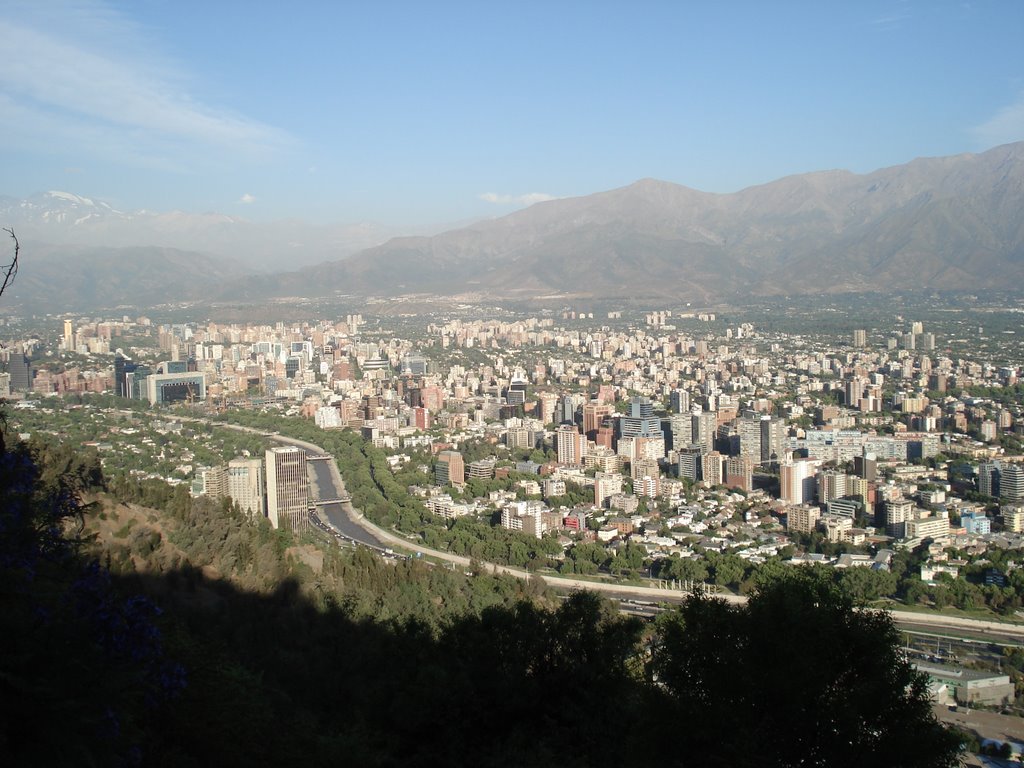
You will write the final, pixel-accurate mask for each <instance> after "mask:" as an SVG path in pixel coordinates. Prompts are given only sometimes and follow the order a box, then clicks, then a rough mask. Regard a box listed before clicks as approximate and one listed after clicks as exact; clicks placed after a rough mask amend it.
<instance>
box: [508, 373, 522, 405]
mask: <svg viewBox="0 0 1024 768" xmlns="http://www.w3.org/2000/svg"><path fill="white" fill-rule="evenodd" d="M526 384H527V382H526V379H524V378H523V377H522V376H513V377H512V380H511V381H510V382H509V385H508V387H507V388H506V389H505V402H506V403H508V404H509V405H511V406H523V405H525V403H526Z"/></svg>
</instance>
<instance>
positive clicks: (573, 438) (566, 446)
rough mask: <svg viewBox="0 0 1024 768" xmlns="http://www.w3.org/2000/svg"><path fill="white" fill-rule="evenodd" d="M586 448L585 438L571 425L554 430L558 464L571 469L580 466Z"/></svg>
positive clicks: (564, 425)
mask: <svg viewBox="0 0 1024 768" xmlns="http://www.w3.org/2000/svg"><path fill="white" fill-rule="evenodd" d="M586 447H587V438H586V436H585V435H583V434H581V433H580V432H579V430H577V429H576V427H575V426H573V425H572V424H562V425H561V426H560V427H559V428H558V429H557V430H555V449H556V450H557V451H558V463H559V464H565V465H567V466H571V467H578V466H581V465H582V464H583V453H584V451H585V449H586Z"/></svg>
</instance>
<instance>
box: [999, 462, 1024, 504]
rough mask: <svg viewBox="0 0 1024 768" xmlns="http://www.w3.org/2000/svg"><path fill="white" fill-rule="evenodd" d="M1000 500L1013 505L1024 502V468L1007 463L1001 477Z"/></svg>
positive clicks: (1003, 466)
mask: <svg viewBox="0 0 1024 768" xmlns="http://www.w3.org/2000/svg"><path fill="white" fill-rule="evenodd" d="M999 498H1000V500H1001V501H1007V502H1010V503H1011V504H1014V503H1018V502H1022V501H1024V466H1021V465H1020V464H1011V463H1005V464H1003V465H1002V471H1001V472H1000V475H999Z"/></svg>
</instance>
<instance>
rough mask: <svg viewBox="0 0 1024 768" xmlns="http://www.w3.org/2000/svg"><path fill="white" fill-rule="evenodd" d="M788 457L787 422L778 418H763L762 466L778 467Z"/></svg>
mask: <svg viewBox="0 0 1024 768" xmlns="http://www.w3.org/2000/svg"><path fill="white" fill-rule="evenodd" d="M785 455H786V422H785V421H784V420H783V419H780V418H778V417H776V416H768V417H763V416H762V417H761V464H762V465H765V466H767V465H771V466H773V467H774V466H777V465H778V463H779V462H780V461H781V460H782V458H783V457H784V456H785Z"/></svg>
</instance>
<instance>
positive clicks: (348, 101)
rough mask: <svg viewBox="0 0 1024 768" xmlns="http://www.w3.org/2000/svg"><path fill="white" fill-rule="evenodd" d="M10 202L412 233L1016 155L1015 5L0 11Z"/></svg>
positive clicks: (1010, 1)
mask: <svg viewBox="0 0 1024 768" xmlns="http://www.w3.org/2000/svg"><path fill="white" fill-rule="evenodd" d="M0 39H2V40H3V41H4V44H3V47H4V57H3V63H2V64H0V137H2V140H0V195H9V196H12V197H27V196H29V195H31V194H34V193H36V192H41V191H45V190H52V189H57V190H64V191H69V192H74V193H77V194H81V195H85V196H88V197H92V198H96V199H100V200H104V201H107V202H109V203H110V204H112V205H114V206H115V207H117V208H119V209H122V210H136V209H148V210H183V211H189V212H206V211H218V212H222V213H227V214H231V215H235V216H242V217H246V218H249V219H252V220H266V221H271V220H277V219H283V218H301V219H307V220H310V221H315V222H319V223H338V222H358V221H372V222H378V223H382V224H385V225H387V226H389V227H392V228H398V229H405V230H408V231H410V232H413V231H416V230H417V229H429V228H436V227H437V226H438V225H440V224H443V223H447V222H451V223H455V222H461V221H468V220H472V219H476V218H480V217H488V216H500V215H504V214H506V213H509V212H511V211H513V210H516V209H517V208H521V207H523V206H525V205H528V204H530V203H533V202H537V201H541V200H546V199H550V198H555V197H570V196H577V195H586V194H591V193H594V192H599V191H602V190H606V189H612V188H615V187H621V186H624V185H627V184H630V183H632V182H633V181H636V180H638V179H641V178H646V177H653V178H658V179H663V180H666V181H671V182H675V183H679V184H684V185H686V186H689V187H693V188H696V189H700V190H703V191H707V192H719V193H727V192H734V191H737V190H739V189H742V188H744V187H747V186H751V185H755V184H762V183H766V182H769V181H772V180H774V179H777V178H780V177H783V176H787V175H791V174H798V173H805V172H809V171H815V170H825V169H834V168H844V169H849V170H852V171H855V172H858V173H866V172H870V171H872V170H875V169H878V168H882V167H886V166H891V165H898V164H901V163H905V162H908V161H910V160H912V159H913V158H915V157H926V156H940V155H952V154H959V153H962V152H978V151H983V150H985V149H989V148H991V147H993V146H997V145H1000V144H1005V143H1008V142H1012V141H1020V140H1024V43H1022V41H1024V2H1021V0H992V1H990V2H984V1H983V0H971V2H954V1H950V2H946V1H945V0H928V1H927V2H925V1H924V0H920V1H918V0H906V1H903V0H886V1H884V2H882V1H879V0H858V2H840V1H839V0H816V1H815V2H797V1H795V0H784V1H783V2H774V3H773V2H763V0H757V1H756V2H739V1H737V0H722V1H721V2H710V0H701V1H699V2H698V1H697V0H675V1H670V0H666V1H665V2H650V1H648V2H645V1H644V0H624V1H623V2H602V1H601V0H588V1H586V2H584V1H582V0H580V1H575V0H540V1H537V2H533V1H532V0H518V2H497V3H488V2H480V1H479V0H476V1H474V2H456V1H454V0H450V1H445V0H438V1H437V2H422V1H421V0H420V1H417V2H389V1H388V0H374V1H373V2H369V1H367V0H361V1H360V2H346V1H342V0H337V1H335V2H327V1H324V2H313V1H310V0H306V1H303V0H296V1H295V2H290V3H287V4H286V3H271V2H251V0H246V1H245V2H232V1H231V0H216V1H215V2H208V0H207V1H205V2H197V1H194V0H130V1H126V2H100V1H99V0H66V1H65V0H30V1H29V2H20V0H3V2H0Z"/></svg>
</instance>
